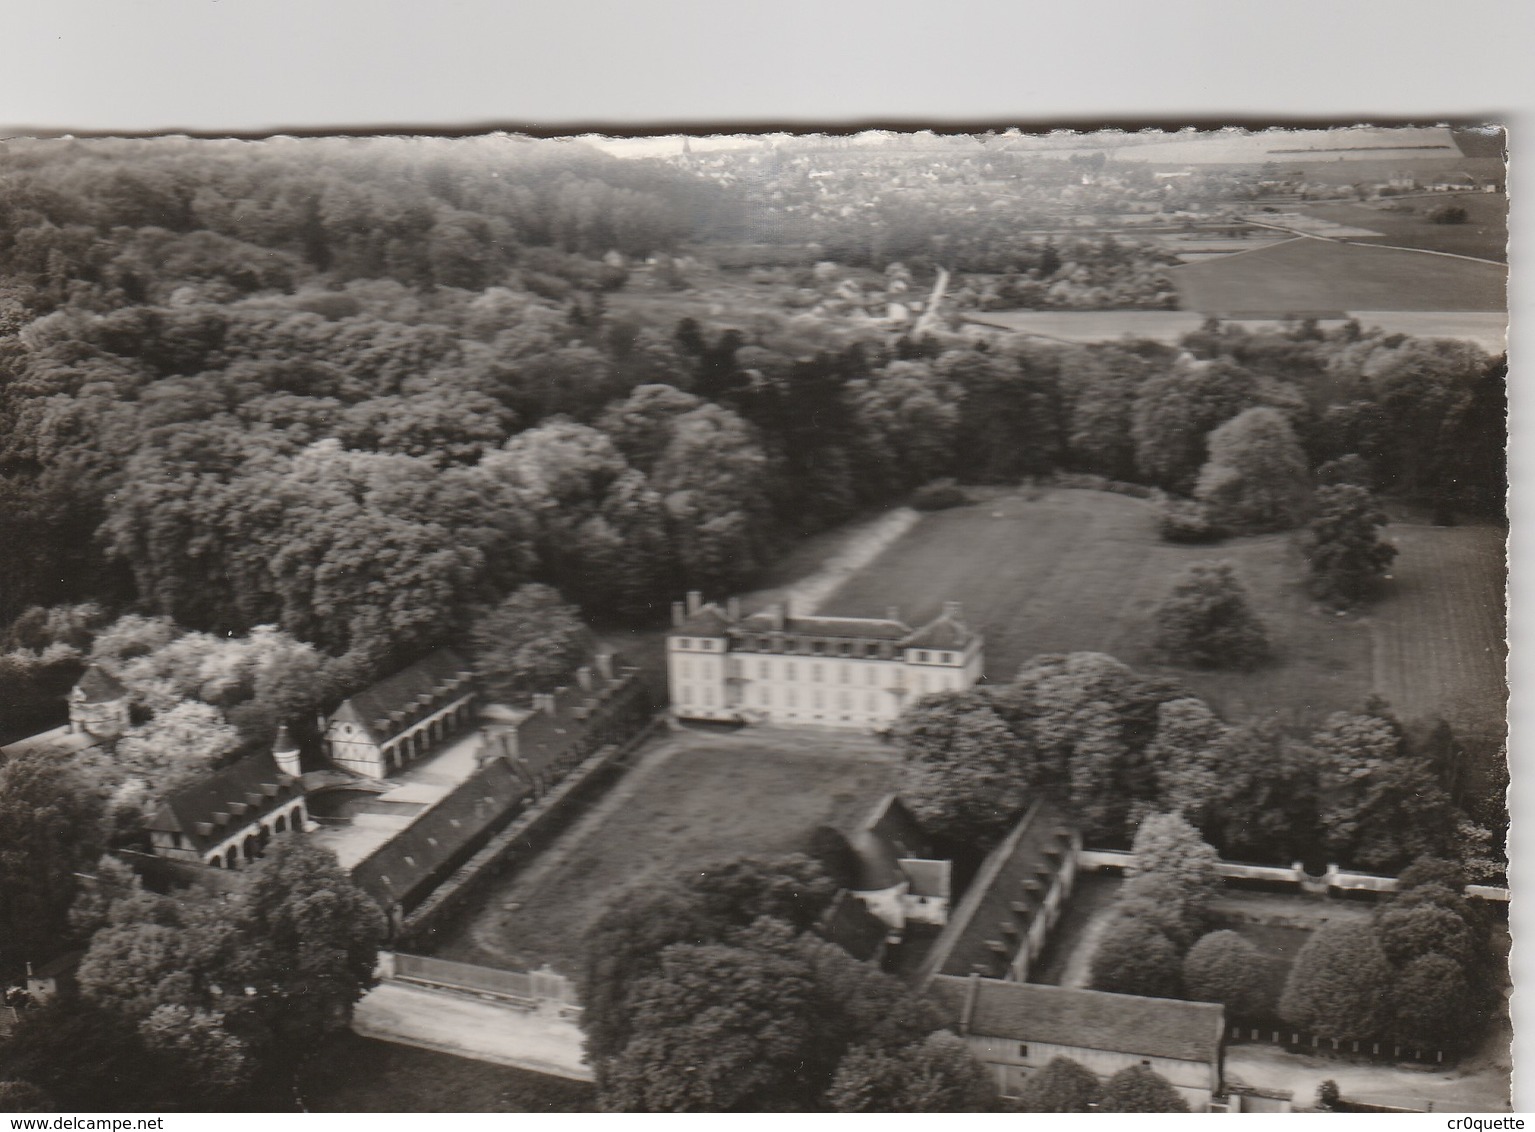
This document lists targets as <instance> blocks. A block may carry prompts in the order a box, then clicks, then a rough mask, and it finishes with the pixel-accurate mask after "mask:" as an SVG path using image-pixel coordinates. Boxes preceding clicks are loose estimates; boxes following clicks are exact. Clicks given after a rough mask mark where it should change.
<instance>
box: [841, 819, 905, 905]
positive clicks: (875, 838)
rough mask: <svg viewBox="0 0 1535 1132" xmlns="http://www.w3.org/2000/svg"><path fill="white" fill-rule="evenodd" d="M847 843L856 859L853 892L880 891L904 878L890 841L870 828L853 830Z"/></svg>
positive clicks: (899, 882)
mask: <svg viewBox="0 0 1535 1132" xmlns="http://www.w3.org/2000/svg"><path fill="white" fill-rule="evenodd" d="M847 843H848V845H849V846H851V847H852V850H853V855H854V856H855V857H856V858H857V860H858V879H857V883H856V884H855V885H854V889H853V890H854V891H855V892H882V891H884V890H885V889H887V888H894V887H895V886H896V885H898V884H901V883H902V882H904V881H905V880H906V874H905V873H903V872H902V871H901V866H900V864H899V863H898V862H897V859H896V854H895V850H894V849H893V848H892V847H891V845H890V842H888V841H886V840H885V839H884V838H883V837H881V836H880V835H879V834H877V833H875V832H874V831H873V830H872V829H858V830H854V831H853V832H852V833H850V834H849V835H848V839H847Z"/></svg>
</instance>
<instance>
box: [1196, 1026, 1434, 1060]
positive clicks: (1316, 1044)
mask: <svg viewBox="0 0 1535 1132" xmlns="http://www.w3.org/2000/svg"><path fill="white" fill-rule="evenodd" d="M1226 1038H1227V1040H1228V1041H1230V1042H1232V1043H1234V1044H1239V1045H1271V1046H1280V1047H1282V1048H1284V1049H1286V1050H1288V1051H1289V1052H1290V1053H1309V1054H1315V1055H1319V1056H1323V1057H1340V1058H1350V1059H1357V1058H1365V1059H1368V1060H1370V1061H1391V1062H1395V1061H1415V1062H1418V1063H1420V1064H1423V1065H1445V1064H1449V1063H1451V1062H1453V1061H1454V1060H1455V1058H1454V1056H1453V1055H1451V1054H1448V1053H1446V1052H1445V1051H1444V1050H1442V1049H1422V1048H1419V1047H1416V1046H1410V1045H1402V1044H1401V1043H1399V1042H1391V1041H1370V1040H1368V1039H1361V1040H1358V1041H1355V1040H1353V1039H1344V1038H1323V1037H1319V1036H1318V1035H1316V1034H1307V1033H1304V1032H1302V1031H1300V1030H1295V1029H1292V1028H1290V1027H1280V1028H1277V1029H1276V1028H1275V1027H1273V1026H1253V1025H1250V1024H1244V1023H1242V1022H1233V1023H1231V1024H1229V1025H1228V1026H1227V1027H1226Z"/></svg>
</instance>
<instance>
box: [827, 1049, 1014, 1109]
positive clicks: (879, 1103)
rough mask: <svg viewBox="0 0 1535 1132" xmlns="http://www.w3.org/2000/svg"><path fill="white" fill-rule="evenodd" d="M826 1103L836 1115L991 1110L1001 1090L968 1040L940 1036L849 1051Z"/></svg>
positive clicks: (834, 1078) (838, 1068)
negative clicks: (895, 1046)
mask: <svg viewBox="0 0 1535 1132" xmlns="http://www.w3.org/2000/svg"><path fill="white" fill-rule="evenodd" d="M826 1101H827V1103H828V1104H829V1105H830V1107H831V1108H832V1110H833V1111H834V1112H931V1113H939V1112H942V1113H959V1112H985V1111H987V1110H988V1109H990V1108H991V1107H992V1105H993V1104H995V1102H996V1088H995V1086H994V1085H993V1084H992V1082H991V1078H990V1077H989V1076H988V1075H987V1073H986V1070H985V1069H984V1068H982V1067H981V1065H980V1063H979V1062H977V1061H976V1060H975V1058H974V1057H973V1056H972V1055H971V1053H970V1050H969V1049H968V1048H967V1047H966V1046H965V1043H964V1040H963V1039H961V1038H958V1037H955V1036H954V1035H953V1034H948V1033H941V1032H940V1033H936V1034H933V1035H932V1036H931V1037H929V1038H927V1039H926V1040H925V1041H923V1042H922V1043H920V1044H918V1045H913V1046H906V1047H904V1048H899V1049H894V1050H889V1049H882V1048H879V1047H871V1046H855V1047H853V1048H852V1049H850V1050H848V1052H847V1053H846V1055H844V1056H843V1058H842V1061H841V1062H840V1063H839V1064H838V1066H837V1073H836V1076H835V1077H833V1078H832V1083H831V1087H830V1088H829V1089H828V1090H827V1093H826Z"/></svg>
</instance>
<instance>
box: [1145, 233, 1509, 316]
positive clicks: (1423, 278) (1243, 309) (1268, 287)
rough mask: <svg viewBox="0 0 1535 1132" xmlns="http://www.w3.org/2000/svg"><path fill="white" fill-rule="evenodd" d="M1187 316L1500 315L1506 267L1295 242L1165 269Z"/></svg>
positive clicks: (1325, 242)
mask: <svg viewBox="0 0 1535 1132" xmlns="http://www.w3.org/2000/svg"><path fill="white" fill-rule="evenodd" d="M1168 275H1169V276H1170V277H1171V278H1172V280H1173V282H1174V283H1175V284H1176V285H1177V288H1178V294H1179V296H1180V298H1181V299H1182V302H1183V306H1184V308H1185V309H1186V310H1191V311H1199V312H1201V313H1203V314H1214V315H1221V316H1230V317H1237V318H1240V317H1243V316H1248V317H1253V318H1260V317H1267V318H1283V317H1284V316H1285V315H1287V314H1301V315H1306V314H1315V315H1328V314H1332V313H1333V312H1339V311H1351V310H1368V311H1418V310H1422V311H1502V310H1504V309H1506V306H1507V297H1506V294H1505V292H1506V287H1507V275H1508V272H1507V270H1506V269H1505V268H1503V267H1501V266H1498V265H1495V264H1490V263H1477V262H1475V261H1473V260H1465V259H1453V258H1451V257H1448V256H1439V255H1428V254H1425V253H1423V252H1412V251H1400V250H1396V249H1392V248H1376V247H1362V246H1360V245H1357V244H1339V243H1333V242H1332V241H1329V240H1317V239H1307V238H1304V237H1298V238H1296V239H1294V240H1291V241H1289V242H1288V243H1283V244H1275V245H1273V246H1272V247H1268V248H1263V249H1260V250H1258V251H1254V252H1249V253H1247V254H1246V255H1237V256H1226V257H1225V258H1222V259H1213V260H1208V261H1206V262H1203V263H1189V264H1184V265H1183V266H1181V267H1174V268H1170V269H1169V270H1168Z"/></svg>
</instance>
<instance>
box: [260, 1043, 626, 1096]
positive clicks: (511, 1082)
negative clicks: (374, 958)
mask: <svg viewBox="0 0 1535 1132" xmlns="http://www.w3.org/2000/svg"><path fill="white" fill-rule="evenodd" d="M300 1093H301V1096H302V1097H303V1101H304V1106H305V1108H306V1109H308V1111H310V1112H594V1111H596V1091H595V1090H594V1089H593V1087H592V1086H591V1085H589V1084H586V1083H584V1082H581V1081H567V1080H566V1079H565V1078H563V1077H549V1076H545V1075H544V1074H542V1073H528V1072H526V1071H524V1070H521V1069H509V1068H506V1067H504V1066H500V1065H491V1064H489V1063H488V1062H484V1061H473V1060H471V1059H469V1058H467V1057H453V1056H451V1055H450V1054H446V1053H434V1052H432V1051H430V1050H424V1049H415V1048H413V1047H411V1046H401V1045H395V1044H393V1043H392V1042H380V1041H374V1040H373V1039H371V1038H362V1037H358V1036H357V1035H356V1034H353V1033H351V1032H350V1031H347V1032H345V1033H342V1034H338V1035H337V1036H336V1037H335V1038H332V1039H330V1040H329V1041H328V1042H327V1043H326V1045H325V1048H324V1049H323V1050H321V1051H319V1056H317V1057H315V1058H313V1059H312V1060H311V1061H310V1063H309V1069H308V1072H307V1073H306V1075H305V1079H304V1082H303V1084H302V1087H301V1090H300ZM284 1100H286V1098H284Z"/></svg>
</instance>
